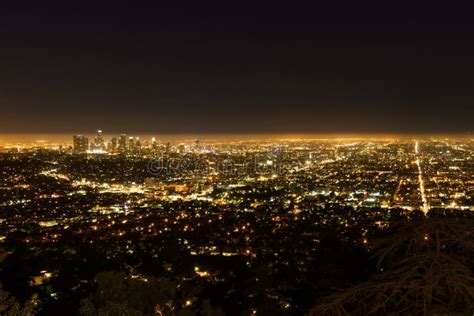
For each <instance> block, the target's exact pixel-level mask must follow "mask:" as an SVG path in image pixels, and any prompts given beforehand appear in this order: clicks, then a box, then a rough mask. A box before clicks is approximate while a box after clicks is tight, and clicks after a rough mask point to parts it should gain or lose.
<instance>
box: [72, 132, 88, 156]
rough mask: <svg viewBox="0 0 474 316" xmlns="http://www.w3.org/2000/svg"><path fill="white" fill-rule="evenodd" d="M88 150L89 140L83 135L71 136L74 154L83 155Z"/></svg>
mask: <svg viewBox="0 0 474 316" xmlns="http://www.w3.org/2000/svg"><path fill="white" fill-rule="evenodd" d="M88 149H89V139H87V137H84V135H74V136H73V150H74V152H75V153H85V152H86V151H87V150H88Z"/></svg>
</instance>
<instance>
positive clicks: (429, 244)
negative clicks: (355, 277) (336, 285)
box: [310, 218, 474, 315]
mask: <svg viewBox="0 0 474 316" xmlns="http://www.w3.org/2000/svg"><path fill="white" fill-rule="evenodd" d="M473 228H474V221H473V220H468V219H452V218H450V219H448V218H426V219H423V218H420V219H417V220H415V221H413V222H409V223H405V224H403V225H400V226H399V227H396V229H395V233H394V234H392V235H390V236H388V237H386V238H382V239H381V240H380V241H379V242H378V243H376V244H375V245H374V246H373V251H374V253H375V254H376V255H375V258H376V259H377V266H378V270H379V271H380V272H379V273H377V274H376V275H375V277H374V278H372V279H371V280H369V281H367V282H365V283H362V284H359V285H356V286H354V287H352V288H349V289H346V290H343V291H341V292H338V293H335V294H333V295H331V296H329V297H327V298H325V299H323V300H322V301H321V302H320V304H319V305H317V306H316V307H315V308H314V309H312V311H311V313H310V314H312V315H386V314H410V315H432V314H446V313H448V314H456V313H471V314H472V313H473V312H474V274H473V272H472V270H471V267H472V264H473V260H472V258H473V255H474V232H473Z"/></svg>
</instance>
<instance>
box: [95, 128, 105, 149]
mask: <svg viewBox="0 0 474 316" xmlns="http://www.w3.org/2000/svg"><path fill="white" fill-rule="evenodd" d="M94 143H95V144H94V145H95V146H94V147H95V149H101V150H105V141H104V137H103V136H102V130H100V129H99V130H98V131H97V136H96V137H95V141H94Z"/></svg>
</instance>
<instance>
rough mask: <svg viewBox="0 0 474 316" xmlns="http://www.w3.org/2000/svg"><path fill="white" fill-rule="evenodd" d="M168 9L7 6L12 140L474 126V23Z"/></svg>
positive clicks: (1, 123)
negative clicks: (26, 135) (37, 135)
mask: <svg viewBox="0 0 474 316" xmlns="http://www.w3.org/2000/svg"><path fill="white" fill-rule="evenodd" d="M12 2H14V1H12ZM38 2H39V1H38ZM97 2H98V1H97ZM168 2H169V5H170V6H169V7H161V8H159V7H131V6H127V5H125V4H121V3H120V2H117V3H115V4H110V5H107V6H106V5H103V6H99V7H97V6H95V7H82V8H81V7H76V8H72V7H71V8H65V7H58V6H54V7H53V6H52V7H49V8H44V7H43V8H42V7H39V6H37V7H30V8H13V7H10V8H7V7H5V6H4V5H2V7H1V8H0V39H1V42H0V43H1V44H0V45H1V47H0V111H1V112H0V132H42V133H44V132H67V133H69V132H71V133H72V132H92V131H94V130H96V129H98V128H101V129H103V130H105V131H106V132H153V133H463V134H465V133H470V132H472V131H473V124H472V122H473V121H474V106H473V103H474V98H473V96H474V80H473V79H474V72H473V71H474V59H473V58H474V57H473V56H474V40H473V39H474V19H473V18H472V17H468V16H439V15H438V16H435V15H433V16H417V15H414V14H413V15H410V16H401V15H396V14H393V15H387V14H383V13H374V12H367V11H364V10H359V11H360V12H359V11H357V10H354V11H353V10H352V9H351V8H347V9H346V10H345V11H346V12H341V11H340V10H331V9H327V8H318V7H297V6H292V7H288V6H286V7H285V6H261V7H243V6H241V7H235V6H234V7H224V6H221V7H215V6H211V5H210V4H194V5H183V6H182V7H177V6H176V7H172V6H171V5H172V4H173V3H180V2H178V1H168ZM195 2H200V1H195ZM111 3H112V2H111ZM160 3H161V2H160ZM163 3H166V2H165V1H163ZM200 3H202V2H200ZM222 3H224V4H225V1H222ZM288 3H289V4H291V3H293V2H288ZM382 11H384V12H390V10H382ZM349 13H352V15H349ZM372 13H373V14H372Z"/></svg>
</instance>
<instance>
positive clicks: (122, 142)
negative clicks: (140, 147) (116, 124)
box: [118, 134, 127, 151]
mask: <svg viewBox="0 0 474 316" xmlns="http://www.w3.org/2000/svg"><path fill="white" fill-rule="evenodd" d="M118 149H119V150H120V151H125V150H126V149H127V135H125V134H121V135H120V138H119V141H118Z"/></svg>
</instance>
